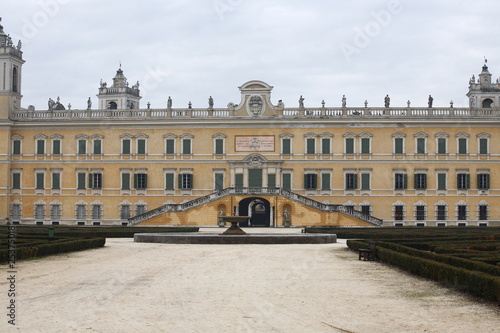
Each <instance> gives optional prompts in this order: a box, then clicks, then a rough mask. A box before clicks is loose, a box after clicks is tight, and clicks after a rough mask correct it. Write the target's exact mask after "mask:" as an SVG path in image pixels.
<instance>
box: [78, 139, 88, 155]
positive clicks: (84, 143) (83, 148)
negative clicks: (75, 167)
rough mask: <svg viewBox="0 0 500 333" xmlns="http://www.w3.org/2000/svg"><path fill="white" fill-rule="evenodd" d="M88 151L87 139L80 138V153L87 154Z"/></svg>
mask: <svg viewBox="0 0 500 333" xmlns="http://www.w3.org/2000/svg"><path fill="white" fill-rule="evenodd" d="M86 153H87V141H85V140H78V154H80V155H82V154H86Z"/></svg>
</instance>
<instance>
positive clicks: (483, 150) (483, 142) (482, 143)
mask: <svg viewBox="0 0 500 333" xmlns="http://www.w3.org/2000/svg"><path fill="white" fill-rule="evenodd" d="M479 154H488V139H485V138H481V139H479Z"/></svg>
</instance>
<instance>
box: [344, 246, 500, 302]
mask: <svg viewBox="0 0 500 333" xmlns="http://www.w3.org/2000/svg"><path fill="white" fill-rule="evenodd" d="M389 244H390V243H389ZM367 245H368V242H364V241H359V240H348V241H347V246H348V247H349V248H350V249H351V250H354V251H356V250H358V249H359V248H365V247H367ZM385 246H388V243H386V242H377V244H376V247H375V251H376V255H377V258H378V259H379V260H381V261H383V262H385V263H387V264H390V265H393V266H396V267H399V268H401V269H404V270H406V271H408V272H410V273H412V274H415V275H418V276H422V277H425V278H429V279H432V280H434V281H437V282H440V283H442V284H444V285H445V286H448V287H453V288H456V289H458V290H461V291H465V292H469V293H472V294H474V295H476V296H480V297H483V298H485V299H488V300H493V301H497V302H500V277H499V276H498V275H497V276H494V275H491V274H487V273H484V272H481V271H474V270H470V269H465V268H462V267H457V266H453V265H451V264H447V263H443V262H439V261H436V260H432V259H429V258H423V257H419V256H415V255H410V254H408V253H414V254H415V252H412V250H413V251H419V250H415V249H411V248H407V249H409V250H405V249H404V248H403V247H402V246H401V245H398V244H391V247H394V248H398V249H399V250H405V251H407V252H408V253H403V252H399V251H396V250H394V249H389V248H386V247H385ZM438 256H439V255H436V258H438ZM452 259H456V260H457V261H460V258H452ZM462 260H463V259H462ZM468 261H470V260H468ZM477 264H478V265H479V266H480V264H481V263H477ZM493 268H494V266H493Z"/></svg>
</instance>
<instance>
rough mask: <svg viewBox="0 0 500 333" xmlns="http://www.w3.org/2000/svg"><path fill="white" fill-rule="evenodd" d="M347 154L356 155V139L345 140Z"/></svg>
mask: <svg viewBox="0 0 500 333" xmlns="http://www.w3.org/2000/svg"><path fill="white" fill-rule="evenodd" d="M345 153H346V154H354V138H346V139H345Z"/></svg>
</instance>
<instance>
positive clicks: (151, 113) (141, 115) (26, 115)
mask: <svg viewBox="0 0 500 333" xmlns="http://www.w3.org/2000/svg"><path fill="white" fill-rule="evenodd" d="M498 116H500V109H471V108H403V107H402V108H398V107H394V108H363V107H361V108H326V107H325V108H285V109H284V110H278V117H283V118H341V117H352V118H356V117H389V118H391V117H394V118H412V117H427V118H432V117H498ZM230 117H234V111H233V110H232V109H133V110H49V111H47V110H43V111H29V110H26V109H21V110H14V111H13V112H12V113H11V120H16V121H32V120H66V121H67V120H75V121H78V120H104V119H196V118H203V119H206V118H230ZM248 117H250V116H248ZM264 117H265V115H264Z"/></svg>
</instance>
